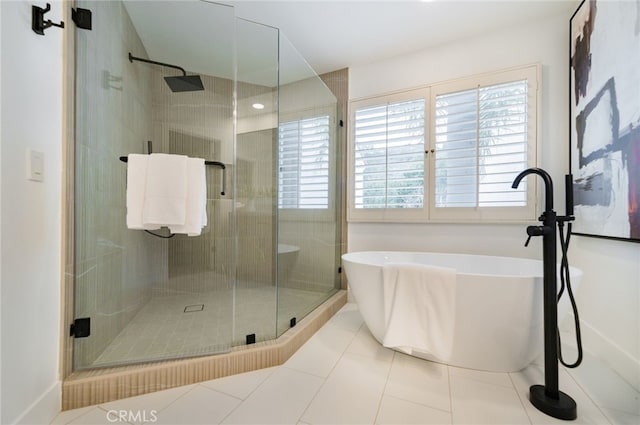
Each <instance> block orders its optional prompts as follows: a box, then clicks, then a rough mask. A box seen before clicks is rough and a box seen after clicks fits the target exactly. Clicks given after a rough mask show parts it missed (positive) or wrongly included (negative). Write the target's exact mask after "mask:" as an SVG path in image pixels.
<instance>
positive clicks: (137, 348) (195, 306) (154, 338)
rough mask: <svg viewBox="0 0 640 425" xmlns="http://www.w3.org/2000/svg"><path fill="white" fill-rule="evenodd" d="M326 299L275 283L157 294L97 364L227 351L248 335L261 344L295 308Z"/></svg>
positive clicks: (283, 327) (281, 328)
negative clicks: (254, 335)
mask: <svg viewBox="0 0 640 425" xmlns="http://www.w3.org/2000/svg"><path fill="white" fill-rule="evenodd" d="M243 286H247V285H243ZM276 297H277V308H278V310H277V311H278V318H277V322H276ZM321 301H324V298H323V294H322V293H319V292H312V291H305V290H300V289H290V288H278V290H277V295H276V288H275V287H274V286H263V287H257V288H236V289H235V291H233V290H231V289H218V290H214V291H209V292H200V293H190V294H176V295H163V296H154V297H152V298H151V300H150V301H149V302H148V303H147V304H146V305H145V306H144V307H143V308H142V309H141V310H140V311H139V312H138V313H137V314H136V316H134V318H133V319H132V320H131V321H130V322H129V323H128V324H127V325H126V327H125V328H124V329H123V330H122V331H121V332H120V333H119V334H118V336H116V338H115V339H114V340H113V341H112V342H111V343H110V344H109V345H108V346H107V347H106V348H105V350H104V351H103V352H102V354H101V355H100V356H99V357H98V358H97V359H96V360H95V362H94V363H93V364H92V365H91V367H104V366H113V365H118V364H130V363H138V362H148V361H151V360H162V359H171V358H176V357H189V356H199V355H207V354H213V353H221V352H226V351H229V350H230V349H231V347H232V346H235V345H242V344H244V343H245V342H246V339H245V338H246V335H248V334H256V341H257V342H259V341H263V340H269V339H274V338H275V337H276V324H277V326H278V333H282V332H283V331H284V330H286V329H288V328H289V320H290V319H291V317H293V316H294V315H295V312H300V311H305V312H307V311H311V310H312V309H313V308H314V307H315V306H317V305H318V304H319V303H320V302H321Z"/></svg>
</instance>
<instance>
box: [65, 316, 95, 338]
mask: <svg viewBox="0 0 640 425" xmlns="http://www.w3.org/2000/svg"><path fill="white" fill-rule="evenodd" d="M89 335H91V318H90V317H81V318H79V319H75V320H74V321H73V323H72V324H71V327H70V329H69V336H72V337H74V338H86V337H88V336H89Z"/></svg>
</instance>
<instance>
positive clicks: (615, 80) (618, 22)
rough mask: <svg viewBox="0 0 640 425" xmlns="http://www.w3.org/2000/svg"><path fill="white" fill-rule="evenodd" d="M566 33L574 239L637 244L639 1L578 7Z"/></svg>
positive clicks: (639, 237) (639, 198)
mask: <svg viewBox="0 0 640 425" xmlns="http://www.w3.org/2000/svg"><path fill="white" fill-rule="evenodd" d="M570 34H571V66H570V74H571V75H570V86H571V87H570V121H571V123H570V127H571V148H570V152H571V172H572V174H573V182H574V184H573V186H574V189H573V196H574V205H575V216H576V221H575V224H574V233H579V234H584V235H589V236H601V237H610V238H616V239H624V240H631V241H636V242H640V208H639V207H640V206H639V203H640V2H638V1H596V0H591V1H589V0H585V1H583V3H582V4H581V5H580V6H579V7H578V10H577V11H576V13H575V14H574V15H573V17H572V18H571V21H570Z"/></svg>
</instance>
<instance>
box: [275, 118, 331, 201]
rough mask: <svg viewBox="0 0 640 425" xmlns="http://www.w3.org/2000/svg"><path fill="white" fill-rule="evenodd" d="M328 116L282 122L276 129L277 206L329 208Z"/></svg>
mask: <svg viewBox="0 0 640 425" xmlns="http://www.w3.org/2000/svg"><path fill="white" fill-rule="evenodd" d="M329 131H330V130H329V116H328V115H324V116H320V117H314V118H308V119H303V120H297V121H291V122H286V123H282V124H280V126H279V132H278V159H279V175H278V207H279V208H314V209H326V208H328V207H329V141H330V137H329Z"/></svg>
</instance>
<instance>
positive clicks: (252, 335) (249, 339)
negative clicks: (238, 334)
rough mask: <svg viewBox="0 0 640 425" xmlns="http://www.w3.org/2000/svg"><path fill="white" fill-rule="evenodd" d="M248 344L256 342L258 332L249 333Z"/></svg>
mask: <svg viewBox="0 0 640 425" xmlns="http://www.w3.org/2000/svg"><path fill="white" fill-rule="evenodd" d="M246 338H247V345H249V344H255V343H256V334H249V335H247V337H246Z"/></svg>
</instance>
